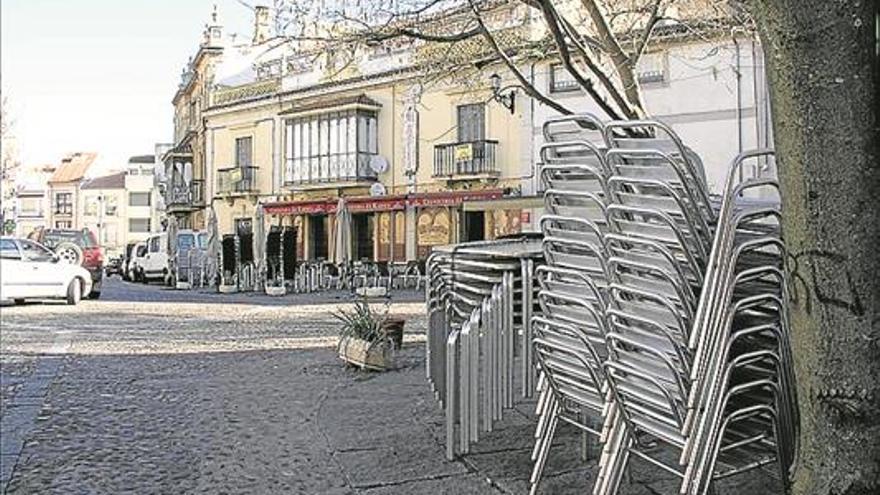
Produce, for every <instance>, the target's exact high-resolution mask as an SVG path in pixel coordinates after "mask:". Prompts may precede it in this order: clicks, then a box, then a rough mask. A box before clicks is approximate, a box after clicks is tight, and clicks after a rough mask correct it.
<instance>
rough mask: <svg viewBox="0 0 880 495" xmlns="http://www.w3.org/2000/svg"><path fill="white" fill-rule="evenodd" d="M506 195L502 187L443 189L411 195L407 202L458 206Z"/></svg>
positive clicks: (410, 203) (424, 204)
mask: <svg viewBox="0 0 880 495" xmlns="http://www.w3.org/2000/svg"><path fill="white" fill-rule="evenodd" d="M503 196H504V191H502V190H501V189H488V190H484V191H441V192H434V193H421V194H414V195H412V196H409V198H408V199H407V204H409V205H410V206H458V205H460V204H462V203H463V202H465V201H487V200H491V199H498V198H501V197H503Z"/></svg>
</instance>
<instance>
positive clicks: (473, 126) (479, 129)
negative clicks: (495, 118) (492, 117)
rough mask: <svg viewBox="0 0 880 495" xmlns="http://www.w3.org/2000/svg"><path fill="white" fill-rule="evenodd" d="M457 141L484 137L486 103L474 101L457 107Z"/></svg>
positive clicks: (468, 140)
mask: <svg viewBox="0 0 880 495" xmlns="http://www.w3.org/2000/svg"><path fill="white" fill-rule="evenodd" d="M457 110H458V142H459V143H468V142H472V141H482V140H484V139H486V105H484V104H482V103H474V104H471V105H459V107H458V109H457Z"/></svg>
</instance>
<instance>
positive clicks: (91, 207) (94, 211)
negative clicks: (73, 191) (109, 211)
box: [83, 195, 99, 217]
mask: <svg viewBox="0 0 880 495" xmlns="http://www.w3.org/2000/svg"><path fill="white" fill-rule="evenodd" d="M98 198H99V196H94V195H89V196H86V197H85V199H84V200H83V203H85V207H84V208H83V213H84V214H85V215H86V216H89V217H96V216H98V203H99V201H98Z"/></svg>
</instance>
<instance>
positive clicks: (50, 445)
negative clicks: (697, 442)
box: [0, 281, 779, 495]
mask: <svg viewBox="0 0 880 495" xmlns="http://www.w3.org/2000/svg"><path fill="white" fill-rule="evenodd" d="M127 285H128V284H124V285H119V283H118V282H116V281H110V282H109V283H108V284H107V285H106V286H105V287H106V290H105V293H106V295H107V296H108V299H111V300H110V301H103V300H102V301H97V302H95V301H85V302H83V304H81V305H80V306H77V307H76V308H70V307H67V306H61V305H47V306H45V307H44V306H35V305H32V306H25V307H16V308H10V310H9V311H6V308H4V318H3V319H2V322H0V325H2V327H0V330H2V331H3V339H2V342H0V364H5V363H10V362H12V363H24V362H26V361H27V359H28V358H27V356H33V355H35V354H28V353H29V352H32V351H34V352H37V353H42V355H47V354H48V355H52V354H56V355H58V354H61V355H63V357H57V358H54V361H55V362H57V363H58V365H57V366H58V367H57V368H56V369H55V371H51V370H49V371H50V372H42V371H40V372H37V368H39V366H37V365H36V364H35V365H34V366H33V367H32V369H30V370H28V368H27V365H24V364H20V365H19V364H16V365H13V367H12V368H5V366H4V367H3V369H2V370H0V371H2V377H5V378H3V380H4V382H3V383H4V387H3V390H4V392H3V395H2V398H3V404H4V406H3V407H4V409H3V412H4V417H3V428H4V429H9V430H10V431H11V430H12V429H13V421H12V420H9V419H7V415H6V412H7V411H10V410H14V409H17V408H21V407H32V408H33V409H31V410H30V412H29V414H33V415H35V418H34V419H33V421H32V426H31V428H30V429H29V430H28V431H27V433H23V434H22V435H20V439H21V440H20V441H21V445H22V447H21V456H20V457H19V458H18V461H17V463H15V464H13V463H12V462H10V461H11V456H7V455H0V465H2V466H0V468H2V469H0V471H2V472H3V473H7V472H11V479H10V482H9V485H8V487H7V488H8V489H7V490H6V493H10V494H31V493H59V494H64V495H68V494H79V493H83V494H121V493H138V494H140V493H162V494H170V493H174V494H176V493H204V494H218V493H227V494H277V493H294V494H331V495H333V494H339V495H343V494H344V495H348V494H370V495H376V494H381V495H387V494H401V495H409V494H416V495H418V494H429V493H430V494H434V493H446V494H462V495H464V494H481V495H482V494H490V495H491V494H511V495H512V494H525V493H528V489H529V483H528V476H529V473H530V471H531V460H530V452H531V443H532V441H533V440H532V435H533V431H534V419H533V417H532V415H533V412H534V402H533V401H521V403H519V404H517V407H516V408H514V409H513V410H510V411H506V412H505V416H504V419H503V420H502V421H500V422H499V423H497V428H496V430H495V431H493V432H491V433H488V434H482V435H481V442H480V443H479V444H477V445H476V446H474V449H473V452H472V453H471V454H469V455H466V456H461V457H459V458H458V459H456V460H454V461H451V462H450V461H447V460H446V459H445V456H444V450H443V448H444V441H445V431H444V428H445V426H444V425H445V422H444V417H443V412H442V411H441V409H440V408H439V406H438V405H437V403H436V402H435V400H434V397H433V394H432V392H431V390H430V388H429V386H428V384H427V382H426V381H425V370H424V346H423V344H420V343H408V344H406V345H405V346H404V349H403V351H402V352H401V355H400V356H399V359H398V369H396V370H394V371H391V372H387V373H369V372H361V371H357V370H354V369H352V368H349V367H346V366H344V365H342V363H341V362H340V361H339V359H338V357H337V356H336V354H335V351H334V349H333V348H332V342H333V341H334V335H335V323H334V322H333V319H332V316H330V312H331V311H332V310H333V309H335V308H338V307H339V304H340V302H339V300H336V299H329V300H323V301H322V300H321V299H320V298H318V296H314V297H312V299H310V300H309V304H307V305H300V306H291V305H290V304H291V302H290V301H296V300H297V299H296V297H297V296H290V298H289V301H288V302H287V303H286V304H277V305H276V304H275V303H272V304H262V303H260V302H259V298H256V296H254V300H255V301H258V302H254V303H253V304H251V303H248V302H247V299H248V296H240V297H239V298H238V299H234V300H232V301H233V302H232V303H231V304H219V303H205V302H204V301H202V300H201V299H199V298H200V297H204V298H206V300H208V299H210V300H211V301H214V300H215V299H214V298H215V297H217V296H215V295H206V296H196V297H192V296H190V298H191V300H187V298H186V297H185V295H180V294H179V293H178V292H175V291H166V290H164V289H162V288H159V287H155V286H149V287H144V286H138V287H134V288H131V287H127ZM116 291H119V292H116ZM126 291H127V292H126ZM154 296H155V297H154ZM310 297H311V296H310ZM329 297H334V296H332V295H331V296H329ZM216 300H217V301H220V300H222V299H216ZM302 300H303V301H304V300H305V299H304V298H303V299H302ZM169 301H170V302H173V303H174V304H169ZM392 311H393V312H395V314H399V315H402V316H404V317H405V318H406V319H407V332H408V334H409V335H410V336H411V337H418V336H419V335H423V333H424V327H425V318H424V307H423V305H422V304H419V303H401V304H395V305H394V306H392ZM59 335H62V336H65V337H64V338H69V339H70V345H69V347H68V348H67V350H65V351H64V352H63V353H62V352H60V351H59V350H58V349H57V347H56V338H57V337H58V336H59ZM305 339H313V340H310V341H308V342H312V343H314V342H318V344H319V345H312V344H308V345H307V344H306V340H305ZM315 339H318V340H315ZM320 339H324V340H320ZM328 343H329V344H328ZM16 370H19V371H20V372H16ZM53 374H54V378H51V377H52V376H53ZM30 376H34V377H35V378H34V381H33V383H34V384H32V385H27V383H30V382H29V381H28V380H30ZM7 378H8V379H9V380H8V381H7ZM41 380H42V382H40V381H41ZM7 383H8V384H9V386H8V389H7V388H6V387H7V385H6V384H7ZM40 383H44V385H40ZM26 387H30V388H27V389H26V390H27V391H26V392H25V394H24V395H20V393H21V391H22V390H24V389H25V388H26ZM40 387H44V388H43V389H42V390H43V395H42V400H40V397H41V395H40V393H39V391H40V390H41V389H40ZM26 396H30V398H26ZM26 400H32V401H34V402H31V403H27V402H25V401H26ZM16 401H20V402H16ZM10 404H17V405H10ZM38 406H39V407H38ZM21 411H24V409H21ZM10 441H12V440H10ZM579 445H580V435H579V434H578V432H577V431H576V430H575V429H574V428H571V427H568V426H567V425H561V426H560V429H559V434H558V436H557V438H556V439H555V441H554V446H553V449H552V451H551V455H550V458H549V461H548V464H547V470H546V471H547V476H546V477H545V479H544V480H543V482H542V485H541V490H540V493H544V494H553V495H568V494H582V493H588V491H589V488H590V486H591V484H592V480H593V479H594V475H595V461H587V462H582V461H581V460H580V451H579ZM13 450H14V449H13ZM11 466H15V469H14V472H12V467H11ZM4 476H6V475H5V474H4ZM630 478H631V480H627V481H626V482H625V483H624V486H623V487H622V489H621V494H622V495H656V494H666V493H674V492H675V491H676V490H675V486H674V480H672V479H670V476H669V475H668V474H666V473H664V472H662V471H659V470H657V469H656V468H650V467H646V466H645V465H644V463H640V464H634V468H633V474H632V476H631V477H630ZM0 491H2V490H0ZM717 493H718V494H719V495H733V494H746V493H748V494H753V495H770V494H773V493H779V489H778V486H777V485H775V484H773V482H772V481H771V479H770V477H769V476H768V475H767V474H766V473H765V472H763V471H758V472H755V473H751V474H749V475H746V476H740V477H736V478H732V479H730V480H725V481H724V482H722V483H719V486H718V491H717Z"/></svg>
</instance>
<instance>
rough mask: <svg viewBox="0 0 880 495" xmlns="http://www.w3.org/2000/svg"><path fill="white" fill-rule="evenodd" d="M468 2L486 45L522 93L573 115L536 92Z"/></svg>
mask: <svg viewBox="0 0 880 495" xmlns="http://www.w3.org/2000/svg"><path fill="white" fill-rule="evenodd" d="M468 2H469V3H470V5H471V8H472V10H473V12H474V17H475V19H476V21H477V24H478V26H479V28H480V31H481V32H482V33H483V38H484V39H485V40H486V42H487V43H489V46H491V47H492V49H493V50H494V51H495V53H496V54H497V55H498V58H500V59H501V61H502V62H504V65H506V66H507V68H508V70H510V72H511V73H513V76H514V77H516V80H517V81H518V82H519V84H520V86H521V87H522V88H523V91H525V92H526V94H527V95H529V96H531V97H532V98H534V99H536V100H538V101H540V102H541V103H543V104H545V105H547V106H548V107H550V108H552V109H553V110H556V111H557V112H559V113H561V114H563V115H571V114H573V113H574V112H572V111H571V110H569V109H568V108H566V107H564V106H562V105H561V104H559V103H558V102H556V101H554V100H553V99H551V98H548V97H547V96H546V95H544V94H542V93H541V92H540V91H538V89H537V88H535V85H534V84H532V83H531V82H530V81H529V80H528V79H527V78H526V77H525V76H524V75H523V73H522V72H521V71H520V70H519V67H517V66H516V64H515V63H513V60H511V59H510V57H509V56H508V55H507V53H505V51H504V50H502V49H501V47H500V46H498V41H497V40H496V39H495V37H494V36H492V33H491V32H489V28H487V27H486V24H485V23H484V22H483V19H482V17H480V12H479V11H478V10H477V8H476V7H475V6H474V3H473V0H468Z"/></svg>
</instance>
